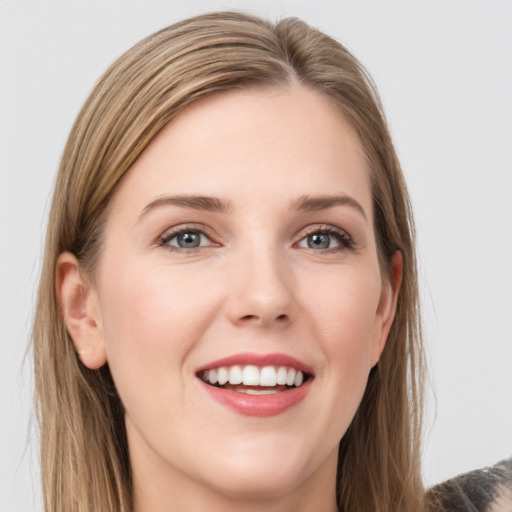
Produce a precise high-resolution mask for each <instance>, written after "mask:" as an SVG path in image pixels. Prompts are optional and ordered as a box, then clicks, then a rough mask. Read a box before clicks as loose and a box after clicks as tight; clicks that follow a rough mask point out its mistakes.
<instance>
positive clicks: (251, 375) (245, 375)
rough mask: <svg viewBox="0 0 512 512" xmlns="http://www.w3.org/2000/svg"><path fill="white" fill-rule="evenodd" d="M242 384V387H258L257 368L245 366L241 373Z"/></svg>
mask: <svg viewBox="0 0 512 512" xmlns="http://www.w3.org/2000/svg"><path fill="white" fill-rule="evenodd" d="M242 382H243V384H244V386H259V385H260V372H259V370H258V367H257V366H252V365H249V366H246V367H245V368H244V370H243V372H242Z"/></svg>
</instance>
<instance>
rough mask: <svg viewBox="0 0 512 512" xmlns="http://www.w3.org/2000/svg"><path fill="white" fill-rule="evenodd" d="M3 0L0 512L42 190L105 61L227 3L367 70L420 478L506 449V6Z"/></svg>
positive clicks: (19, 470)
mask: <svg viewBox="0 0 512 512" xmlns="http://www.w3.org/2000/svg"><path fill="white" fill-rule="evenodd" d="M184 3H185V2H174V1H157V0H145V1H144V2H143V1H141V0H139V1H128V0H124V1H98V0H89V1H87V2H85V1H76V2H69V1H60V2H59V1H55V0H45V1H35V0H32V1H23V0H10V1H9V0H0V511H1V512H6V511H28V510H41V505H40V495H39V492H40V491H39V488H38V483H37V482H38V469H37V441H36V437H35V435H34V433H33V431H31V430H30V429H29V423H30V417H31V407H32V395H31V394H32V379H31V360H30V354H29V355H28V356H27V357H26V360H25V361H24V357H25V353H26V350H27V342H28V336H29V330H30V323H31V315H32V308H33V304H34V296H35V291H34V289H35V283H36V281H37V275H38V271H39V265H40V258H41V251H42V238H43V232H44V227H45V222H46V215H47V210H48V204H49V196H50V192H51V186H52V183H53V177H54V173H55V170H56V168H57V165H58V160H59V157H60V154H61V151H62V149H63V146H64V143H65V140H66V136H67V133H68V131H69V129H70V127H71V123H72V121H73V119H74V117H75V116H76V114H77V112H78V109H79V108H80V106H81V104H82V103H83V101H84V100H85V98H86V96H87V94H88V92H89V91H90V89H91V87H92V86H93V84H94V82H95V81H96V79H97V78H98V77H99V75H100V74H101V73H102V72H103V71H104V69H105V68H106V67H107V66H108V65H109V64H110V63H111V62H112V61H113V60H114V58H116V57H117V56H119V55H120V54H121V53H122V52H123V51H124V50H126V49H127V48H128V47H130V46H131V45H132V44H134V43H135V42H137V41H138V40H139V39H141V38H142V37H144V36H145V35H147V34H149V33H151V32H153V31H155V30H157V29H159V28H161V27H163V26H166V25H168V24H171V23H173V22H175V21H177V20H179V19H181V18H184V17H188V16H190V15H193V14H197V13H200V12H204V11H209V10H219V9H223V8H238V9H244V10H247V11H250V12H253V13H256V14H260V15H264V16H268V17H270V18H279V17H282V16H289V15H294V16H299V17H302V18H304V19H305V20H306V21H308V22H309V23H310V24H312V25H314V26H317V27H319V28H321V29H323V30H324V31H326V32H328V33H329V34H331V35H333V36H334V37H336V38H337V39H338V40H340V41H341V42H343V43H344V44H345V45H346V46H348V48H349V49H351V50H352V51H353V52H354V53H355V54H356V55H357V56H358V57H359V58H360V59H361V60H362V62H363V63H364V64H365V65H366V66H367V68H368V69H369V71H370V73H371V74H372V75H373V77H374V78H375V80H376V82H377V85H378V87H379V89H380V92H381V94H382V98H383V102H384V105H385V108H386V111H387V112H388V116H389V121H390V125H391V130H392V134H393V137H394V140H395V143H396V146H397V149H398V152H399V155H400V157H401V161H402V165H403V168H404V171H405V174H406V178H407V180H408V183H409V186H410V191H411V195H412V199H413V203H414V206H415V211H416V218H417V224H418V234H419V254H420V263H421V281H422V294H423V306H424V315H425V325H426V339H427V345H428V351H429V359H430V366H431V373H430V393H429V397H428V402H427V406H428V415H427V419H426V427H427V429H426V430H427V435H426V437H425V449H424V463H423V464H424V472H425V479H426V482H427V483H428V484H432V483H435V482H438V481H440V480H443V479H446V478H448V477H450V476H453V475H455V474H457V473H460V472H462V471H467V470H470V469H473V468H475V467H479V466H484V465H487V464H492V463H494V462H496V461H497V460H499V459H500V458H504V457H506V456H510V455H512V407H511V405H512V383H511V375H512V370H511V368H512V335H511V331H512V329H511V316H512V299H511V290H512V268H511V267H512V230H511V227H512V201H511V188H512V172H511V171H512V149H511V148H512V1H510V0H480V1H475V0H464V1H434V0H431V1H428V2H427V1H419V0H418V1H416V0H409V1H395V0H383V1H377V0H374V1H358V2H355V1H352V2H349V1H342V0H339V1H328V0H315V1H314V2H313V1H300V0H296V1H293V0H288V1H286V0H281V1H278V0H275V1H273V0H267V1H251V0H247V1H242V0H239V1H235V0H231V1H228V0H226V1H224V2H222V1H218V0H211V1H208V0H201V1H199V0H195V1H188V2H187V5H186V6H185V5H184Z"/></svg>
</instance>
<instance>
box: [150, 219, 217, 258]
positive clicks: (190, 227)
mask: <svg viewBox="0 0 512 512" xmlns="http://www.w3.org/2000/svg"><path fill="white" fill-rule="evenodd" d="M187 231H193V232H197V233H200V234H202V235H204V236H205V237H206V238H207V239H208V240H209V241H210V242H211V245H208V246H206V247H211V246H218V245H220V244H219V243H217V242H215V238H216V236H215V234H214V233H213V231H212V230H211V229H210V228H209V227H208V226H206V225H204V224H200V223H196V222H190V223H185V224H178V225H176V226H173V227H171V228H168V229H166V230H165V231H164V232H163V233H162V234H161V235H160V236H159V237H158V239H157V245H159V246H162V247H167V248H172V250H176V251H180V252H187V251H194V250H198V249H204V248H205V247H204V246H203V247H197V248H194V249H185V248H180V247H174V246H171V245H169V241H170V240H172V239H173V238H175V237H176V236H178V235H180V234H181V233H186V232H187Z"/></svg>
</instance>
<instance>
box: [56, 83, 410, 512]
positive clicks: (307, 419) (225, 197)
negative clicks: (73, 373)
mask: <svg viewBox="0 0 512 512" xmlns="http://www.w3.org/2000/svg"><path fill="white" fill-rule="evenodd" d="M171 195H172V196H176V195H180V196H181V195H196V196H208V197H215V198H220V199H221V200H222V201H224V202H226V203H227V206H228V208H226V210H225V211H208V210H202V209H195V208H188V207H182V206H177V205H173V204H160V203H161V202H160V203H158V201H159V200H161V199H162V198H163V197H168V196H171ZM333 195H335V196H344V197H349V198H351V201H352V203H350V202H349V203H346V201H345V203H346V204H335V205H331V206H330V207H326V208H318V209H316V210H308V209H298V208H297V204H298V202H300V200H301V199H303V198H304V197H305V196H308V197H314V198H316V197H325V196H331V197H332V196H333ZM155 200H156V201H157V204H156V205H155V203H154V201H155ZM151 203H153V206H152V207H149V208H148V205H150V204H151ZM356 203H357V205H359V207H358V206H356ZM317 206H318V205H317ZM324 206H325V205H324ZM372 216H373V212H372V199H371V193H370V185H369V177H368V171H367V169H366V167H365V160H364V156H363V150H362V147H361V144H360V142H359V140H358V137H357V135H356V133H355V131H354V130H353V129H352V128H351V127H350V125H349V124H348V123H347V122H346V121H345V119H344V118H343V116H342V115H341V114H340V113H339V111H337V110H336V109H335V108H334V107H332V106H331V105H330V104H329V103H328V101H327V100H326V99H324V98H323V97H322V96H320V95H318V94H316V93H314V92H312V91H311V90H309V89H306V88H304V87H302V86H299V85H293V86H290V87H289V88H283V89H272V90H246V91H237V92H227V93H221V94H216V95H213V96H210V97H207V98H205V99H202V100H200V101H198V102H196V103H195V104H193V105H192V106H190V107H188V108H187V109H186V110H185V111H183V112H182V113H181V114H180V115H179V116H178V117H177V118H176V119H175V120H174V121H172V122H171V123H170V124H169V125H168V126H167V127H166V128H165V129H164V130H163V131H162V132H161V133H160V134H159V135H158V136H157V137H156V138H155V139H154V140H153V141H152V142H151V144H150V145H149V146H148V147H147V148H146V150H145V151H144V152H143V154H142V155H141V156H140V157H139V159H138V160H137V161H136V162H135V164H134V165H133V167H132V168H131V169H130V171H129V172H128V173H127V175H126V176H125V177H124V178H123V180H122V182H121V183H120V184H119V186H118V188H117V190H116V193H115V194H114V197H113V199H112V202H111V204H110V213H109V217H108V220H107V223H106V228H105V229H106V233H105V243H104V247H103V249H102V253H101V256H100V260H99V265H98V268H97V269H96V271H95V275H94V276H93V278H87V276H84V275H83V273H81V272H80V266H79V263H78V262H77V261H76V259H75V258H74V256H73V255H71V254H69V253H64V254H63V255H61V257H60V258H59V262H58V276H59V277H58V283H57V286H58V290H59V292H60V297H61V302H62V305H63V308H64V310H65V311H66V321H67V326H68V330H69V332H70V334H71V336H72V338H73V341H74V343H75V345H76V347H77V348H78V349H79V350H80V351H81V359H82V362H83V364H85V365H86V366H88V367H89V368H98V367H100V366H102V365H103V364H104V363H105V362H107V361H108V363H109V365H110V369H111V372H112V375H113V377H114V380H115V383H116V386H117V389H118V391H119V394H120V396H121V399H122V401H123V403H124V405H125V408H126V428H127V433H128V440H129V450H130V457H131V463H132V470H133V478H134V497H135V511H136V512H147V511H153V512H155V511H156V512H160V511H161V512H163V511H166V512H168V511H187V510H208V511H213V512H215V511H219V512H220V511H222V512H229V511H237V512H238V511H240V510H244V511H252V510H267V511H271V512H284V511H290V512H291V511H294V512H297V511H299V512H300V511H311V510H322V511H329V510H331V511H334V510H336V504H335V493H336V462H337V450H338V444H339V441H340V439H341V437H342V436H343V434H344V433H345V431H346V429H347V428H348V426H349V424H350V422H351V420H352V418H353V416H354V414H355V412H356V409H357V407H358V405H359V403H360V400H361V398H362V395H363V392H364V389H365V386H366V382H367V378H368V374H369V371H370V369H371V368H372V367H373V366H374V365H375V364H376V363H377V361H378V359H379V356H380V354H381V351H382V350H383V348H384V344H385V340H386V337H387V334H388V332H389V328H390V326H391V323H392V320H393V317H394V313H395V305H396V298H397V294H398V289H399V285H400V279H401V255H400V254H399V253H397V254H395V256H394V257H393V259H392V261H391V272H390V277H389V278H388V277H386V276H382V275H381V272H380V269H379V264H378V258H377V249H376V243H375V235H374V229H373V223H372ZM183 225H185V226H186V227H187V229H188V230H189V231H193V230H194V229H195V230H197V229H201V230H203V231H204V232H205V233H206V235H207V236H204V237H202V238H201V246H200V247H198V248H196V249H193V250H188V251H183V250H180V248H179V247H177V246H176V244H177V239H176V238H174V239H171V240H169V236H170V235H169V231H172V229H174V228H175V227H180V226H183ZM326 227H330V229H331V230H332V229H335V230H337V231H338V232H340V233H342V234H343V236H344V237H345V238H346V237H349V238H350V240H352V245H351V246H350V247H345V246H344V245H343V243H341V242H340V241H339V240H338V238H337V237H336V235H334V234H332V233H331V234H327V240H328V241H329V244H330V246H329V247H328V248H326V249H321V250H319V249H317V248H311V247H309V245H308V241H311V238H308V236H309V237H311V235H312V233H317V234H318V233H319V232H320V233H322V232H324V231H325V229H326ZM166 235H169V236H167V241H166V244H165V243H163V242H162V238H163V237H165V236H166ZM172 244H174V246H173V245H172ZM169 245H171V247H169ZM241 352H251V353H256V354H267V353H275V352H279V353H285V354H288V355H291V356H293V357H295V358H298V359H300V360H301V361H304V362H305V363H306V364H308V365H310V366H311V367H312V369H313V372H314V380H313V382H312V386H311V389H310V392H309V393H308V395H307V396H306V398H305V399H304V400H303V401H301V402H300V403H298V404H297V405H295V406H294V407H291V408H290V409H287V410H286V411H285V412H283V413H281V414H278V415H276V416H271V417H267V418H260V417H251V416H245V415H242V414H239V413H237V412H235V411H233V410H230V409H228V408H226V407H224V406H223V405H221V404H219V403H217V402H216V401H214V400H212V399H211V398H210V397H209V396H208V394H207V393H205V392H204V390H203V389H202V387H201V386H202V384H201V382H200V381H199V379H198V378H197V376H196V375H195V373H196V371H197V369H198V368H199V367H201V366H202V365H205V364H207V363H209V362H211V361H214V360H216V359H219V358H223V357H227V356H231V355H233V354H238V353H241Z"/></svg>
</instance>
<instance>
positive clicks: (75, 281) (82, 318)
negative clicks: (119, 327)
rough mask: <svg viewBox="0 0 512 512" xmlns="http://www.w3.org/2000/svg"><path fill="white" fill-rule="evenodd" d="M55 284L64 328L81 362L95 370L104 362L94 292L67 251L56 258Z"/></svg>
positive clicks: (99, 320) (96, 298)
mask: <svg viewBox="0 0 512 512" xmlns="http://www.w3.org/2000/svg"><path fill="white" fill-rule="evenodd" d="M55 285H56V288H57V297H58V299H59V303H60V307H61V310H62V312H63V314H64V322H65V324H66V328H67V330H68V332H69V335H70V336H71V339H72V340H73V344H74V346H75V350H76V351H77V353H78V355H79V356H80V359H81V361H82V363H83V364H84V365H85V366H87V368H90V369H91V370H95V369H97V368H100V367H101V366H103V365H104V364H105V363H106V362H107V356H106V352H105V347H104V343H103V336H102V330H101V316H100V308H99V302H98V295H97V293H96V291H95V290H94V289H93V287H92V286H91V285H90V284H89V283H88V282H87V281H86V280H85V279H84V277H83V276H82V274H81V273H80V263H79V261H78V259H77V258H76V256H74V255H73V254H71V253H69V252H65V253H62V254H61V255H60V256H59V258H58V259H57V266H56V283H55Z"/></svg>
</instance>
